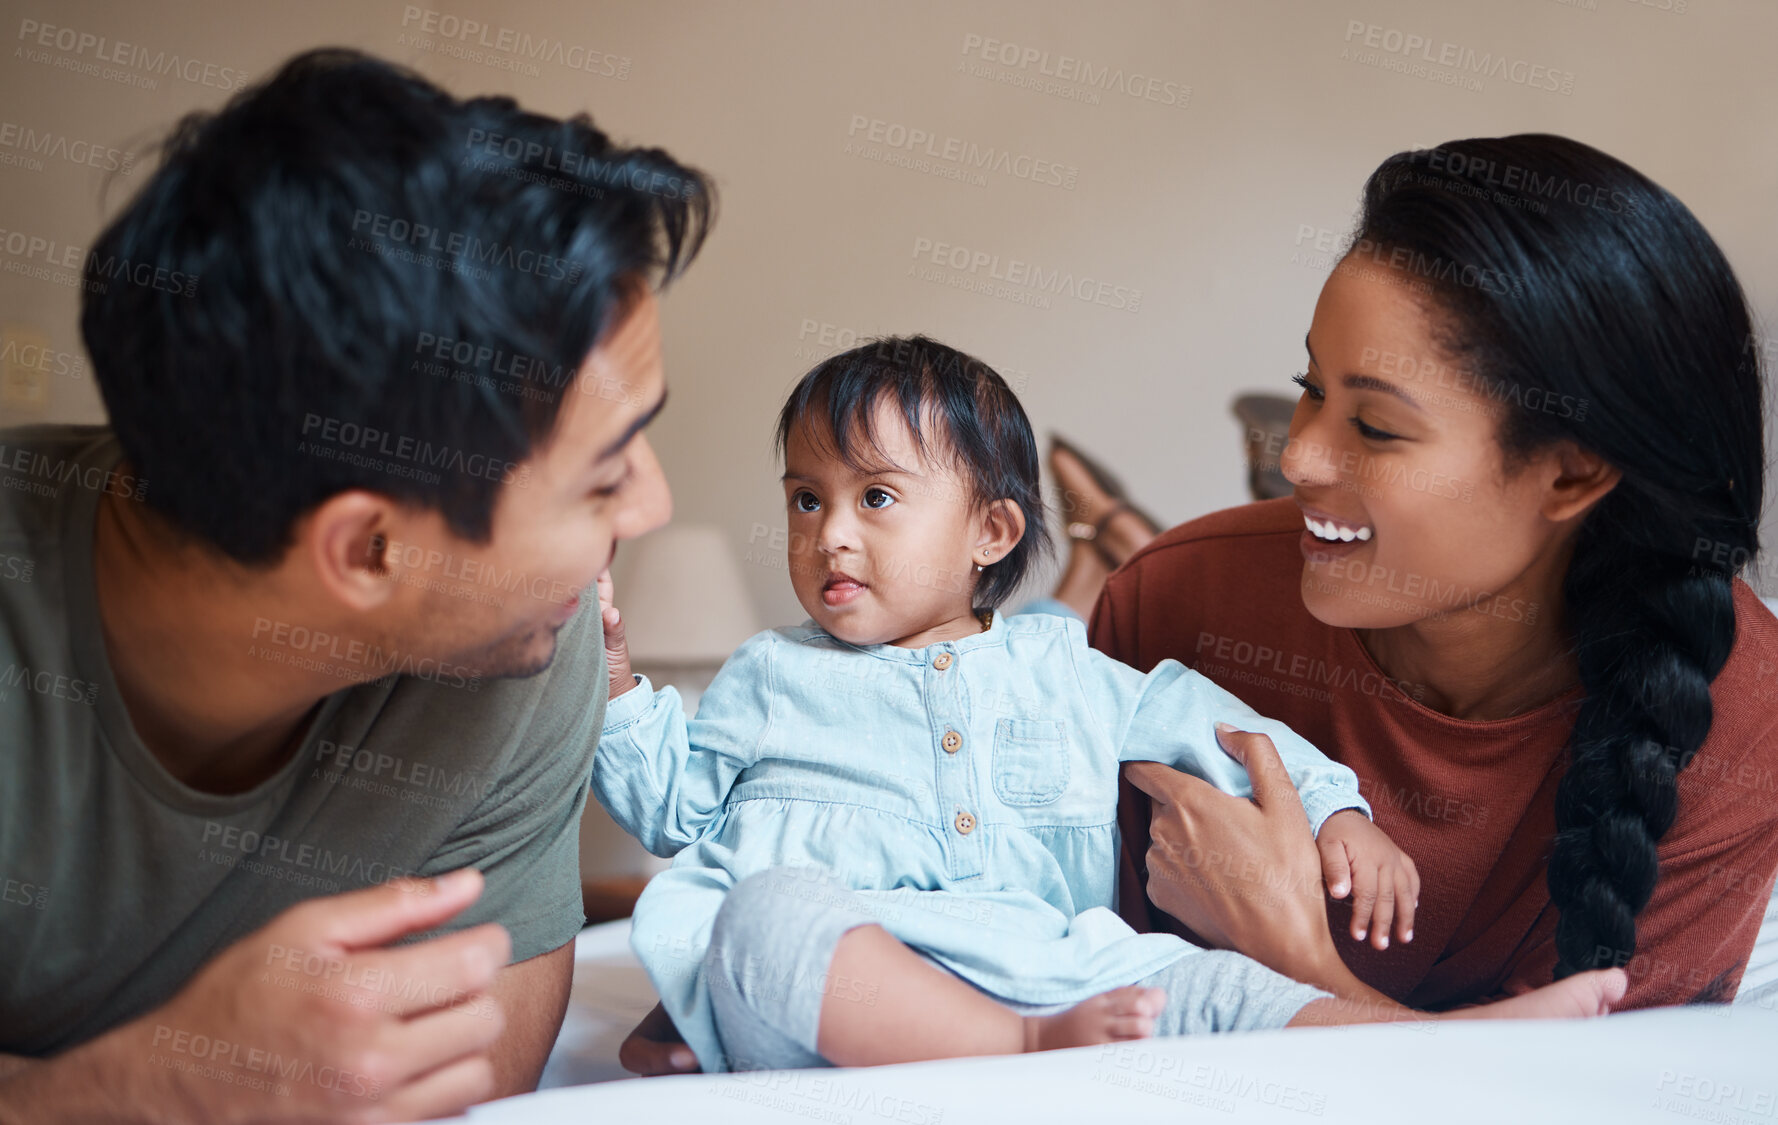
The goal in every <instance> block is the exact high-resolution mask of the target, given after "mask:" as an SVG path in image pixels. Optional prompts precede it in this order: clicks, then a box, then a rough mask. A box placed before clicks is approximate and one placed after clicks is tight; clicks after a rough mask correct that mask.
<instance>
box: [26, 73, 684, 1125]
mask: <svg viewBox="0 0 1778 1125" xmlns="http://www.w3.org/2000/svg"><path fill="white" fill-rule="evenodd" d="M712 215H713V211H712V200H711V197H710V194H709V185H708V184H707V182H706V181H705V180H704V179H703V178H702V177H701V176H700V175H699V174H698V173H697V172H695V171H692V170H690V169H688V168H685V167H683V166H681V165H679V164H678V163H676V162H674V161H673V160H672V159H671V158H670V157H668V156H667V155H666V154H665V153H663V152H660V151H659V150H652V149H649V150H636V149H623V148H619V147H617V146H614V145H613V144H612V143H611V142H610V141H609V140H608V139H607V138H606V137H605V136H604V135H603V134H602V133H600V132H599V131H597V130H596V129H595V128H594V127H593V125H592V123H591V122H590V121H588V120H587V119H586V118H584V117H577V118H574V119H572V120H568V121H560V120H555V119H552V118H548V117H544V116H541V115H537V114H531V113H526V112H524V111H521V110H520V109H519V108H518V107H517V106H516V105H515V104H514V103H513V102H512V101H511V100H509V99H504V98H480V99H474V100H469V101H458V100H456V99H454V98H452V97H450V96H448V95H447V94H445V93H444V92H443V91H441V90H439V89H437V88H436V87H434V86H431V85H430V84H428V83H426V82H425V81H423V80H422V79H420V78H419V77H417V76H415V75H413V74H411V73H408V72H405V71H402V70H399V69H396V68H393V67H390V66H388V65H386V64H384V63H381V62H378V61H376V60H373V59H370V58H367V57H365V56H362V55H359V54H356V53H354V52H348V51H339V50H324V51H316V52H312V53H309V54H306V55H302V56H299V57H297V58H296V59H293V60H292V61H291V62H289V63H288V64H287V65H286V66H285V67H284V68H283V69H282V70H281V71H280V72H279V73H277V74H276V75H275V76H273V77H272V78H271V79H269V80H268V81H267V82H266V83H265V84H264V85H262V86H260V87H258V88H255V89H252V90H248V91H245V92H244V93H243V94H241V95H240V96H238V97H237V98H236V99H235V100H234V101H233V102H231V103H230V104H229V105H228V106H227V107H226V108H225V109H223V110H222V111H221V112H219V113H217V114H215V115H213V116H205V115H196V116H193V117H191V118H188V119H187V120H186V121H184V122H182V123H181V125H180V126H179V128H178V129H177V130H176V132H175V133H174V135H173V137H172V138H171V139H170V140H169V141H168V144H167V148H166V153H165V160H164V162H163V166H162V167H161V168H160V169H159V170H158V171H157V173H156V174H155V176H154V177H153V179H152V180H151V181H149V182H148V183H147V184H146V185H145V186H144V187H143V189H142V191H141V193H140V194H139V195H138V196H137V197H136V198H135V199H134V200H133V201H132V202H131V203H130V205H129V206H128V208H127V209H126V210H125V211H124V212H123V213H122V215H120V216H119V217H118V219H117V220H116V221H115V222H114V223H113V224H112V225H111V226H110V228H109V229H107V230H106V231H105V232H104V234H103V235H102V236H101V237H100V240H99V243H98V245H97V246H96V247H95V248H94V249H93V250H92V251H91V253H90V254H89V255H88V257H87V261H86V263H85V288H84V291H83V308H82V333H83V336H84V338H85V342H86V345H87V348H88V350H89V351H90V353H91V356H92V360H93V365H94V371H95V373H96V376H97V378H98V380H99V383H100V387H101V389H102V391H103V394H104V398H105V403H106V407H107V409H108V412H109V415H110V419H111V425H110V428H109V429H102V428H96V427H83V428H77V427H65V426H63V427H38V428H33V429H28V430H13V431H4V432H0V485H4V486H5V487H4V489H0V556H4V557H3V558H0V622H3V623H4V628H3V630H0V886H3V887H4V892H5V893H4V895H3V896H0V949H3V950H4V956H3V957H0V1121H4V1122H12V1121H30V1122H33V1123H36V1122H44V1121H62V1120H69V1121H72V1120H80V1121H89V1120H120V1121H122V1120H137V1119H141V1120H148V1119H154V1120H160V1119H163V1118H171V1119H180V1120H194V1121H205V1122H237V1121H240V1122H245V1121H278V1120H296V1119H302V1120H311V1119H326V1120H354V1121H357V1120H363V1121H382V1120H408V1119H413V1118H420V1117H431V1116H435V1115H441V1114H447V1113H453V1112H457V1111H459V1110H460V1109H461V1108H462V1107H464V1106H466V1105H468V1104H470V1103H472V1102H475V1101H479V1100H482V1099H484V1098H487V1097H493V1096H504V1095H508V1094H514V1093H519V1092H523V1091H526V1090H530V1089H532V1088H534V1087H535V1085H536V1082H537V1078H538V1075H539V1073H540V1071H541V1070H542V1067H543V1062H544V1059H545V1057H546V1055H547V1053H548V1051H549V1047H550V1045H551V1043H552V1042H553V1041H554V1038H555V1035H556V1032H557V1030H558V1029H559V1027H560V1024H561V1019H562V1013H563V1011H564V1009H565V1006H566V1003H567V997H568V986H569V980H570V975H571V970H572V960H573V958H572V944H571V943H572V939H573V937H574V935H575V933H576V932H577V931H578V930H579V928H580V926H581V923H582V921H583V918H582V916H581V911H580V897H579V896H580V890H579V871H578V863H577V858H578V850H577V843H578V824H579V820H580V813H581V809H582V808H583V805H584V802H585V799H586V792H587V784H588V779H589V775H590V772H591V763H592V754H593V749H594V746H595V744H596V742H597V739H598V735H599V729H600V725H601V720H602V713H603V709H604V700H605V694H606V692H605V673H604V667H603V662H604V653H603V646H602V644H601V637H600V632H601V631H600V625H599V622H598V620H597V613H596V611H595V612H593V613H592V614H588V613H586V612H584V611H581V610H580V607H579V600H580V594H581V591H583V590H585V589H587V588H588V587H589V586H591V585H592V584H593V582H594V580H595V579H596V578H597V576H598V575H599V574H600V572H601V571H602V570H604V569H605V568H606V567H607V565H608V564H609V562H610V559H611V557H612V554H613V552H614V550H615V544H616V541H617V540H620V539H627V538H632V537H634V536H637V535H640V534H642V533H643V532H646V531H648V530H650V529H652V528H654V527H657V526H659V525H661V524H662V523H664V522H666V520H667V519H668V517H669V515H670V512H671V500H670V497H669V495H668V492H667V487H666V482H665V480H664V479H663V478H662V476H661V473H660V469H659V466H658V464H657V463H656V461H655V459H654V455H653V453H652V451H651V450H650V448H649V446H648V443H647V441H646V439H644V438H643V437H642V436H641V434H640V431H641V429H642V428H643V427H644V426H645V425H646V424H647V423H648V422H649V421H650V420H651V419H652V418H653V417H654V416H655V414H656V413H657V412H658V411H659V410H660V408H661V406H662V404H663V402H664V399H665V394H666V391H665V384H664V381H663V375H662V369H661V356H660V343H659V326H658V318H657V312H656V304H655V298H654V296H653V293H652V289H653V287H654V286H656V285H659V284H664V283H665V282H666V281H667V280H669V279H671V278H673V277H675V276H676V275H677V274H678V273H679V272H680V271H681V270H682V269H683V268H684V267H685V266H686V265H687V264H688V263H689V261H690V260H691V259H692V258H693V257H694V256H695V254H696V253H697V250H698V248H699V246H700V245H701V243H702V240H703V237H704V234H705V232H706V231H707V230H708V225H709V223H710V221H711V218H712ZM589 616H590V617H591V618H593V619H592V620H591V621H588V617H589Z"/></svg>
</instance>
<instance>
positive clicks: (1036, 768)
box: [994, 719, 1069, 806]
mask: <svg viewBox="0 0 1778 1125" xmlns="http://www.w3.org/2000/svg"><path fill="white" fill-rule="evenodd" d="M1068 758H1069V754H1068V724H1067V723H1064V722H1059V721H1057V720H1054V719H1001V720H1000V721H999V722H998V723H996V724H995V725H994V794H995V796H997V797H999V798H1000V799H1001V800H1002V801H1004V802H1005V803H1006V804H1008V805H1014V806H1031V805H1047V804H1049V803H1050V802H1052V801H1054V800H1055V799H1056V798H1058V797H1060V796H1061V795H1062V794H1063V793H1065V792H1067V790H1068Z"/></svg>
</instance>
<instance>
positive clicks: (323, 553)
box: [297, 489, 403, 611]
mask: <svg viewBox="0 0 1778 1125" xmlns="http://www.w3.org/2000/svg"><path fill="white" fill-rule="evenodd" d="M402 522H403V521H402V520H401V518H400V510H399V508H398V507H397V505H396V504H395V502H394V501H393V500H390V499H389V498H388V497H386V496H380V495H378V494H377V493H375V492H369V491H366V490H364V489H351V490H348V491H346V492H338V493H335V494H334V495H332V496H330V497H328V498H327V499H326V500H324V501H322V502H321V503H320V505H318V506H317V507H316V508H315V509H314V511H312V512H310V513H309V515H308V517H307V518H306V519H305V520H303V522H302V523H301V524H300V525H299V526H298V528H297V549H298V550H299V551H300V552H302V553H303V554H304V555H305V556H306V557H307V558H308V559H309V560H310V562H311V563H312V564H313V566H314V569H315V578H316V580H317V581H318V582H319V583H320V584H321V586H322V587H323V588H324V589H325V590H326V591H327V592H328V593H330V594H332V595H333V596H334V597H335V598H338V599H339V601H340V603H341V604H342V605H345V606H347V607H349V608H351V609H354V610H359V611H366V610H372V609H376V608H378V607H380V606H382V605H384V604H386V603H387V602H388V601H389V599H390V598H392V597H394V596H395V585H396V583H395V577H396V574H397V572H398V566H397V565H396V562H395V559H394V557H393V555H392V553H391V551H390V542H391V540H392V539H395V538H396V537H395V536H394V535H393V534H392V532H393V530H394V529H396V528H397V527H399V526H400V525H401V523H402Z"/></svg>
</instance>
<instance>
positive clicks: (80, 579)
mask: <svg viewBox="0 0 1778 1125" xmlns="http://www.w3.org/2000/svg"><path fill="white" fill-rule="evenodd" d="M194 440H195V439H194ZM120 457H121V451H120V449H119V447H118V445H117V442H116V440H115V439H114V438H113V436H112V435H111V433H110V431H108V430H106V429H103V428H98V427H70V426H42V427H31V428H28V429H14V430H0V1051H4V1052H9V1053H15V1054H23V1055H45V1054H51V1053H54V1052H57V1051H61V1050H63V1049H66V1048H68V1047H71V1046H74V1045H76V1044H78V1043H81V1042H83V1041H84V1040H87V1039H89V1038H91V1037H93V1036H95V1035H97V1034H99V1033H101V1032H103V1031H105V1030H106V1029H108V1028H110V1027H112V1026H114V1025H116V1024H118V1023H121V1022H124V1021H126V1020H129V1019H131V1018H134V1017H135V1016H138V1015H140V1014H142V1013H143V1012H146V1011H148V1010H150V1009H152V1008H154V1007H156V1006H157V1005H159V1004H161V1003H162V1002H163V1001H165V1000H167V999H168V998H169V997H171V996H172V995H173V994H174V993H175V992H177V991H178V989H179V988H180V986H181V985H183V984H184V983H185V982H186V981H187V980H188V979H189V978H190V977H191V976H192V975H193V974H194V973H195V972H196V971H197V970H198V969H199V968H200V967H201V966H203V965H204V963H205V962H207V961H209V960H210V959H211V958H213V957H214V956H216V954H218V953H220V952H221V951H222V950H223V949H224V948H225V947H227V946H228V945H229V944H230V943H232V942H234V941H235V940H236V939H238V938H240V937H241V936H243V935H244V934H247V933H249V932H250V931H252V930H254V929H257V928H258V927H260V926H262V925H264V924H265V923H266V922H267V921H269V920H270V919H271V918H272V917H273V916H274V915H276V914H278V913H279V912H280V911H282V910H284V909H285V908H286V907H288V906H291V905H293V904H295V903H297V902H300V901H303V900H304V899H309V898H313V897H316V896H318V895H328V894H334V893H337V892H341V891H349V890H353V889H356V888H359V887H366V886H371V885H374V884H377V883H381V882H384V881H386V880H388V879H390V878H392V877H395V876H398V875H405V874H417V875H434V874H439V873H442V872H445V871H450V870H453V869H455V868H458V867H464V866H474V867H477V868H479V869H480V870H481V871H482V872H483V874H484V875H485V877H486V889H485V890H484V891H483V892H482V896H481V898H480V899H479V900H478V901H477V902H476V903H475V904H474V905H473V906H471V907H470V908H469V909H468V910H466V911H465V912H464V913H463V914H461V915H459V916H458V917H457V918H455V919H453V920H452V921H451V922H450V923H449V924H448V926H446V927H445V928H446V929H458V928H461V927H465V926H471V925H477V924H480V923H483V922H490V921H493V922H499V923H501V924H502V925H504V926H505V927H506V929H507V931H508V932H509V933H510V934H511V935H512V960H513V961H514V962H518V961H523V960H526V959H528V958H531V957H534V956H536V955H538V954H540V953H544V952H547V951H549V950H552V949H555V948H557V947H559V946H561V945H563V944H565V943H566V942H568V941H571V940H572V939H573V938H574V935H575V933H576V932H577V931H578V930H579V929H580V927H581V924H582V922H583V921H584V919H583V917H582V914H581V894H580V865H579V824H580V814H581V810H582V808H583V807H584V805H585V802H586V793H587V785H588V780H589V778H590V776H591V773H592V759H593V750H594V747H595V745H596V744H597V742H598V738H599V729H600V725H601V722H602V719H603V716H604V710H605V706H604V704H605V695H606V692H605V668H604V661H605V650H604V645H603V643H601V642H602V637H601V636H600V635H599V633H598V631H597V624H596V622H597V614H596V613H587V612H584V611H583V612H581V613H578V614H576V615H575V617H574V618H573V619H571V620H570V622H569V623H568V624H567V625H566V626H564V627H563V628H562V630H561V631H560V632H559V633H558V634H557V647H556V656H555V660H554V662H553V663H552V664H551V665H550V668H549V670H548V671H546V672H543V673H542V674H540V675H536V676H532V677H529V678H526V679H503V680H484V679H479V678H477V677H476V676H475V674H474V671H473V670H472V669H467V668H463V667H458V666H453V665H451V664H450V663H449V662H445V663H443V664H440V663H438V662H435V661H429V660H413V659H410V658H407V657H405V656H403V655H402V654H400V653H393V654H390V653H383V652H381V651H380V650H373V649H365V648H364V647H363V646H352V645H347V644H346V643H344V642H341V641H335V640H333V639H332V638H323V637H316V636H315V635H314V634H312V633H310V632H309V631H307V630H305V629H303V628H302V626H301V625H300V623H290V622H274V621H271V620H269V619H266V620H261V621H256V623H255V625H254V628H253V633H254V634H256V635H254V636H243V637H242V639H241V656H242V659H243V660H245V661H249V662H255V661H260V660H264V661H267V662H268V666H269V664H279V663H293V662H299V661H305V662H309V663H306V664H305V665H304V666H306V667H316V666H318V665H323V666H328V667H332V668H335V669H336V673H337V674H341V675H342V678H345V677H353V678H356V677H357V676H358V675H359V674H360V670H361V669H362V668H364V667H365V666H366V665H367V664H368V665H370V666H372V668H373V670H384V669H386V670H387V672H386V674H385V675H383V676H382V678H379V679H375V680H372V681H370V682H365V683H357V684H355V685H354V686H349V687H346V688H344V689H343V690H341V691H338V692H335V693H333V694H332V695H330V696H328V697H326V699H325V700H323V701H322V703H321V705H320V708H319V710H318V711H317V712H316V713H315V715H314V716H313V718H312V719H311V720H309V722H308V726H307V729H306V731H305V733H304V735H303V738H302V743H301V746H300V748H299V749H298V750H297V752H296V753H295V755H294V756H293V757H292V758H291V759H290V760H289V762H287V763H286V764H285V765H284V766H283V767H282V768H280V769H279V770H278V772H277V773H276V774H275V775H274V776H272V777H270V778H268V779H266V780H265V781H264V782H262V783H261V784H259V785H257V786H255V787H254V788H253V789H252V790H250V791H248V792H244V793H239V794H234V795H229V796H220V795H216V794H211V793H203V792H199V791H197V790H194V789H192V788H190V787H189V786H186V785H184V784H183V783H181V782H180V781H179V780H178V779H176V778H175V777H173V776H172V775H171V774H170V773H168V772H167V770H166V769H164V768H163V767H162V766H161V764H160V763H159V762H158V761H157V760H156V759H155V758H154V756H153V755H152V754H151V753H150V752H149V751H148V749H147V748H146V747H145V746H144V745H143V744H142V742H141V741H140V740H139V739H138V738H137V737H136V734H135V731H134V730H133V728H132V727H131V724H130V717H129V714H128V713H127V711H126V710H125V708H124V705H123V701H122V700H121V699H120V698H119V696H118V691H117V685H116V683H115V681H114V680H113V678H112V674H111V668H110V664H109V662H108V661H107V659H106V651H105V643H104V638H103V634H102V632H101V625H100V620H99V612H98V605H97V601H96V597H95V590H94V581H93V524H94V518H95V515H96V513H97V511H98V503H99V500H100V498H101V496H103V495H104V494H106V493H107V492H109V493H112V494H114V495H116V496H117V497H119V499H120V500H122V501H123V502H126V503H140V502H143V501H144V499H145V497H146V496H147V492H148V490H150V489H152V488H153V487H154V482H153V481H142V480H139V479H135V478H133V477H130V476H128V475H126V474H125V473H123V472H120V471H118V461H119V459H120ZM219 471H223V470H221V469H220V467H219ZM481 593H482V595H483V596H488V597H501V596H506V597H523V596H526V594H525V593H524V592H523V591H522V590H516V591H512V592H504V593H503V591H502V590H501V589H500V588H499V587H498V586H497V585H494V586H489V587H487V588H486V589H485V590H484V591H482V592H481ZM589 618H591V619H593V624H591V625H589V623H588V619H589ZM262 626H263V627H262ZM169 674H170V675H198V676H201V675H202V674H203V672H202V671H201V670H197V671H187V670H169Z"/></svg>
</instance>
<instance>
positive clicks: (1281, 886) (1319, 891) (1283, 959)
mask: <svg viewBox="0 0 1778 1125" xmlns="http://www.w3.org/2000/svg"><path fill="white" fill-rule="evenodd" d="M1217 731H1218V734H1217V737H1218V739H1219V740H1220V741H1221V743H1222V746H1223V749H1224V750H1226V751H1227V752H1228V753H1229V754H1230V756H1232V757H1233V758H1234V759H1235V760H1236V761H1238V762H1240V763H1241V764H1242V765H1243V766H1246V767H1247V773H1248V776H1249V777H1250V778H1251V779H1252V782H1253V799H1252V800H1251V801H1249V800H1244V799H1242V798H1240V797H1235V796H1231V795H1230V794H1227V793H1224V792H1222V791H1221V790H1219V789H1217V788H1215V787H1214V786H1212V785H1211V784H1210V783H1208V782H1206V781H1203V780H1201V779H1199V778H1195V777H1192V776H1191V775H1189V774H1185V773H1181V772H1179V771H1178V770H1175V769H1173V768H1172V767H1170V766H1165V765H1161V764H1160V763H1158V762H1132V763H1130V764H1129V765H1127V766H1125V767H1124V776H1125V777H1127V778H1129V779H1130V783H1131V784H1133V785H1135V786H1136V787H1137V788H1138V789H1140V790H1142V791H1143V792H1144V793H1147V794H1148V795H1149V796H1150V797H1152V798H1153V799H1154V809H1153V812H1152V814H1151V820H1150V828H1149V831H1150V836H1151V840H1152V842H1151V844H1150V846H1149V849H1148V897H1149V899H1150V900H1151V901H1152V902H1153V903H1154V904H1155V905H1156V906H1158V907H1160V908H1161V909H1162V910H1165V911H1166V912H1167V913H1168V914H1171V915H1173V917H1175V918H1177V919H1179V920H1180V921H1181V922H1183V923H1185V925H1186V926H1188V927H1189V928H1190V929H1191V930H1192V932H1194V933H1196V934H1197V935H1199V936H1200V937H1202V938H1203V939H1204V940H1206V941H1208V942H1211V943H1213V944H1215V945H1218V946H1221V947H1222V948H1225V949H1234V950H1238V951H1239V952H1241V953H1245V954H1246V955H1247V956H1249V957H1252V958H1253V959H1254V960H1256V961H1258V962H1260V963H1261V964H1263V965H1265V966H1267V967H1268V968H1271V969H1273V970H1275V971H1277V972H1280V973H1283V974H1284V975H1286V976H1289V977H1294V978H1295V979H1297V980H1300V981H1303V982H1305V983H1308V984H1313V985H1315V986H1317V987H1319V988H1325V989H1327V990H1328V991H1330V992H1334V993H1336V994H1340V995H1345V994H1347V992H1348V991H1349V989H1350V986H1351V985H1352V984H1354V983H1355V981H1356V978H1354V977H1353V976H1352V974H1351V972H1350V971H1349V970H1348V969H1347V968H1346V967H1345V964H1344V963H1343V962H1342V961H1341V960H1340V956H1339V953H1338V952H1337V951H1335V949H1334V945H1333V936H1332V935H1331V934H1330V933H1329V932H1328V929H1327V905H1326V902H1327V900H1326V898H1325V892H1324V891H1323V888H1322V882H1321V857H1320V856H1319V854H1317V851H1316V848H1315V839H1314V837H1313V836H1312V835H1311V834H1310V831H1309V818H1308V815H1307V814H1306V813H1304V812H1303V803H1302V800H1301V798H1299V797H1298V796H1297V793H1296V787H1295V786H1294V785H1292V784H1291V781H1290V775H1289V774H1288V773H1287V772H1285V769H1284V763H1283V762H1282V761H1280V760H1279V759H1278V751H1277V750H1276V749H1275V748H1274V747H1273V746H1272V740H1271V739H1269V738H1267V737H1266V736H1265V735H1263V734H1251V733H1247V732H1244V731H1237V730H1235V729H1234V728H1232V727H1228V726H1226V725H1225V724H1221V723H1219V724H1217ZM1336 985H1338V987H1336Z"/></svg>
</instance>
